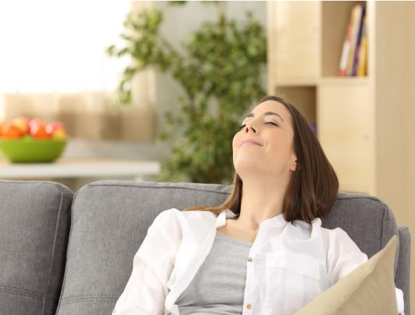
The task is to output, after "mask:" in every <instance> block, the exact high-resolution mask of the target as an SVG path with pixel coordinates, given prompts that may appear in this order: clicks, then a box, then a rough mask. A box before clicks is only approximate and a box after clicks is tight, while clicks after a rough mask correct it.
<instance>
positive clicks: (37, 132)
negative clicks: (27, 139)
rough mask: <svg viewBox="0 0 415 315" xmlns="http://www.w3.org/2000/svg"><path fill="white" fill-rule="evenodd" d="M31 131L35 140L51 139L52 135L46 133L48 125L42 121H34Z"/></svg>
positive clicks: (30, 127) (30, 124)
mask: <svg viewBox="0 0 415 315" xmlns="http://www.w3.org/2000/svg"><path fill="white" fill-rule="evenodd" d="M29 129H30V130H29V133H30V135H31V136H32V137H33V138H35V139H50V134H48V133H47V132H46V123H44V122H43V121H42V120H40V119H32V120H31V121H30V122H29Z"/></svg>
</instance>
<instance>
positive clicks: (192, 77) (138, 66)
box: [107, 1, 267, 184]
mask: <svg viewBox="0 0 415 315" xmlns="http://www.w3.org/2000/svg"><path fill="white" fill-rule="evenodd" d="M185 3H186V2H185V1H172V2H170V4H171V5H184V4H185ZM202 3H203V4H204V5H206V4H208V5H213V6H216V7H217V12H218V14H217V20H216V21H215V22H205V23H203V24H202V25H201V26H200V27H199V28H198V29H197V30H195V31H194V32H192V33H191V34H190V36H189V38H187V40H185V41H183V42H182V47H183V51H184V53H180V52H179V51H177V50H176V49H174V47H173V46H172V45H171V43H169V41H168V40H167V39H166V38H165V37H163V35H162V34H161V32H160V25H161V23H162V21H163V13H162V12H161V11H160V10H157V9H156V8H148V9H146V10H143V11H141V12H139V13H138V14H133V13H132V12H131V13H130V14H129V15H128V17H127V18H126V21H125V22H124V27H125V31H124V33H123V34H122V35H121V36H122V38H124V39H125V41H126V45H125V47H123V48H117V47H115V46H114V45H112V46H110V47H108V49H107V53H108V54H109V55H110V56H115V57H121V56H124V55H128V56H130V57H131V58H132V60H133V61H134V65H133V66H128V67H126V68H125V70H124V72H123V78H122V80H121V81H120V82H119V85H118V87H117V91H116V96H117V98H116V99H117V102H118V104H130V103H131V81H132V79H133V77H134V75H135V74H136V73H137V72H139V71H142V70H143V69H145V68H147V67H150V66H153V67H156V69H158V70H160V71H162V72H164V73H168V74H170V75H171V76H172V77H173V78H174V79H175V80H176V81H177V82H178V83H179V84H180V85H181V87H182V89H183V95H181V96H180V97H179V99H178V105H179V111H177V112H175V113H173V112H171V111H169V112H167V113H166V116H165V117H166V122H167V125H166V126H163V128H164V129H163V130H162V132H161V133H160V134H159V135H157V139H158V140H161V141H163V140H166V139H168V138H169V137H170V136H171V135H172V131H173V130H174V132H175V133H176V134H177V133H178V132H182V135H183V136H182V137H181V138H180V139H179V140H178V141H176V142H175V143H174V145H173V147H172V152H171V154H170V156H169V157H168V159H167V160H166V161H164V163H163V164H162V169H161V174H160V176H159V180H161V181H190V182H202V183H222V184H229V183H231V180H232V176H233V174H232V172H233V163H232V145H231V143H232V138H233V136H234V135H235V133H236V132H237V131H238V130H239V128H240V124H241V117H242V115H243V114H244V113H245V112H246V110H247V109H248V108H250V107H251V106H252V105H253V103H254V102H255V101H257V100H258V99H260V98H261V97H262V96H264V95H265V90H264V88H263V84H262V83H261V71H263V70H264V69H265V65H266V59H267V58H266V36H265V31H264V29H263V27H262V26H261V24H260V23H259V22H258V21H256V19H255V18H254V16H253V14H252V12H247V13H246V19H245V20H244V21H242V22H237V21H235V20H231V19H229V18H228V17H227V16H226V14H225V12H224V11H225V10H223V6H224V5H226V2H216V1H206V2H202ZM213 106H215V107H216V108H217V111H216V113H215V114H212V113H209V112H211V109H212V107H213Z"/></svg>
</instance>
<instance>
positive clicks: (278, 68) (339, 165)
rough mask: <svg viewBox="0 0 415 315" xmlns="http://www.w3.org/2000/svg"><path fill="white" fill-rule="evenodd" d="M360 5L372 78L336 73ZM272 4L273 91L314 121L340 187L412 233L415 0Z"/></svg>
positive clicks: (414, 203)
mask: <svg viewBox="0 0 415 315" xmlns="http://www.w3.org/2000/svg"><path fill="white" fill-rule="evenodd" d="M356 4H366V14H367V18H368V20H367V26H368V29H367V31H368V64H367V75H366V76H365V77H339V76H338V69H339V64H340V58H341V54H342V49H343V42H344V39H345V36H346V31H347V27H348V24H349V21H350V17H351V11H352V8H353V7H354V5H356ZM267 5H268V7H267V10H268V12H267V14H268V29H267V32H268V93H269V94H277V95H281V96H283V97H285V98H287V99H288V101H290V102H291V103H293V104H294V105H295V106H297V107H298V108H299V110H300V111H301V112H302V113H303V114H304V115H305V117H306V118H307V120H308V121H309V122H310V123H311V122H312V123H316V124H317V137H318V138H319V141H320V143H321V145H322V147H323V149H324V151H325V153H326V155H327V157H328V158H329V160H330V162H331V163H332V165H333V167H334V168H335V170H336V173H337V175H338V177H339V181H340V190H341V191H348V192H357V193H365V194H370V195H374V196H377V197H379V198H380V199H382V200H383V201H385V202H386V204H388V205H389V206H390V207H391V209H392V210H393V212H394V214H395V217H396V219H397V222H398V224H399V225H406V226H408V227H409V228H410V231H411V232H412V233H415V123H414V122H413V121H414V120H415V36H414V35H413V34H415V2H400V1H399V2H394V1H304V2H303V1H301V2H297V1H293V2H289V1H269V2H268V4H267ZM414 243H415V242H413V245H412V253H414V252H415V244H414ZM412 283H414V284H415V275H412ZM414 292H415V290H412V295H413V296H412V300H413V301H414V300H415V294H414Z"/></svg>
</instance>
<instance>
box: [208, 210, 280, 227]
mask: <svg viewBox="0 0 415 315" xmlns="http://www.w3.org/2000/svg"><path fill="white" fill-rule="evenodd" d="M236 216H237V214H235V213H234V212H233V211H231V210H230V209H225V210H223V211H222V212H221V213H220V214H219V215H218V217H217V219H216V226H215V227H216V228H218V227H222V226H224V225H225V223H226V219H228V218H234V217H236ZM286 224H287V221H285V219H284V213H280V214H279V215H276V216H274V217H272V218H269V219H266V220H264V221H262V222H261V223H260V224H259V226H260V227H262V226H265V227H269V228H273V227H281V226H284V225H286Z"/></svg>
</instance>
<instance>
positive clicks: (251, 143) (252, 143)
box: [241, 141, 260, 146]
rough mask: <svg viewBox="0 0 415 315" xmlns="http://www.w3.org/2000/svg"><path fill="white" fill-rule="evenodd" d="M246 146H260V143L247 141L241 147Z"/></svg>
mask: <svg viewBox="0 0 415 315" xmlns="http://www.w3.org/2000/svg"><path fill="white" fill-rule="evenodd" d="M244 144H250V145H256V146H260V145H259V144H258V143H255V142H253V141H245V142H243V143H242V144H241V146H243V145H244Z"/></svg>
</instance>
